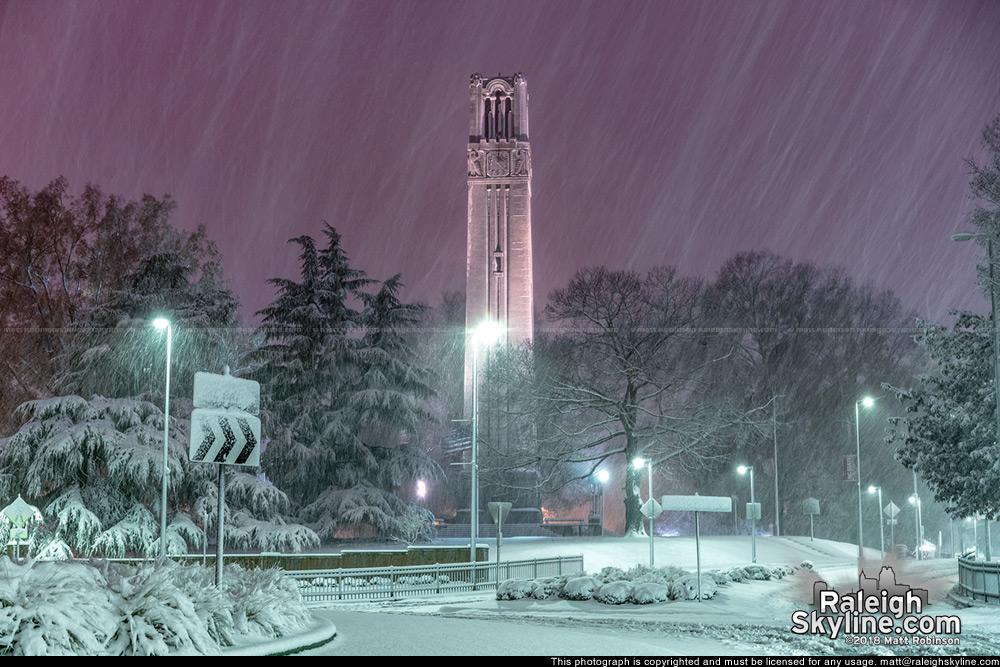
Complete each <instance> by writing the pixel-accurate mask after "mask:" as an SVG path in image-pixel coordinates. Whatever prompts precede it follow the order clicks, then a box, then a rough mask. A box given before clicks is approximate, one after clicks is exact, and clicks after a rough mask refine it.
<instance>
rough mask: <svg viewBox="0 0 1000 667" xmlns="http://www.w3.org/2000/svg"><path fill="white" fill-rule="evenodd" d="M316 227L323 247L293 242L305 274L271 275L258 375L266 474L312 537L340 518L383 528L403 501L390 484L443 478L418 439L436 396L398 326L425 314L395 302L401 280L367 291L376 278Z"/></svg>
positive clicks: (395, 522) (306, 240)
mask: <svg viewBox="0 0 1000 667" xmlns="http://www.w3.org/2000/svg"><path fill="white" fill-rule="evenodd" d="M324 234H325V236H326V238H327V245H326V247H325V248H324V249H322V250H317V248H316V244H315V242H314V240H313V239H312V238H311V237H308V236H303V237H299V238H296V239H292V241H291V242H292V243H296V244H298V245H299V246H300V247H301V248H302V252H301V255H300V261H301V266H302V279H301V281H299V282H296V281H293V280H286V279H274V280H271V281H270V282H271V284H273V285H275V286H277V288H278V296H277V297H276V299H275V301H274V302H273V303H272V304H271V305H270V306H269V307H267V308H265V309H264V310H262V311H261V313H260V314H261V315H263V316H264V325H265V329H264V331H265V335H266V337H267V340H268V344H266V345H265V346H264V347H263V348H262V349H261V359H262V361H263V363H262V366H261V368H260V370H259V372H258V374H259V377H260V378H261V381H262V383H263V384H264V385H265V386H266V387H267V395H268V396H269V400H268V402H269V404H270V407H269V408H268V409H267V411H266V412H267V414H266V415H265V423H266V424H267V425H268V430H269V432H273V433H275V434H276V435H275V437H274V439H273V440H272V441H271V442H270V443H269V450H270V452H271V453H270V455H269V456H268V457H267V461H268V463H267V464H266V465H267V472H268V475H269V476H270V478H271V479H273V480H274V481H275V482H276V483H277V484H279V485H280V486H282V488H288V489H293V490H294V491H293V497H294V499H295V500H296V501H297V502H298V504H299V505H300V506H301V508H302V510H301V516H302V518H303V519H305V520H306V521H309V522H311V523H312V524H313V525H314V526H315V527H316V529H317V531H318V532H319V533H320V534H321V535H324V536H327V537H330V536H332V535H333V534H334V533H336V531H337V530H338V528H340V527H342V526H345V525H353V526H368V527H370V528H372V529H374V530H375V531H377V532H379V533H380V534H384V535H392V534H394V533H396V532H399V531H400V530H401V529H402V524H401V523H400V517H402V516H403V515H404V513H405V511H406V508H407V503H406V502H405V501H404V500H402V499H401V498H399V497H398V496H397V495H396V493H395V492H394V488H396V487H398V486H399V485H400V484H402V483H403V482H404V481H409V480H412V479H415V478H417V477H425V478H436V477H438V476H440V468H439V467H438V466H437V465H436V464H435V463H434V462H433V461H432V460H431V459H430V457H429V456H427V454H426V453H425V452H424V451H423V450H422V449H421V448H420V447H419V446H418V445H417V439H418V436H419V430H420V428H421V426H422V424H424V423H426V422H427V421H429V420H431V418H432V417H431V414H430V412H429V411H428V410H427V408H426V406H425V401H426V400H427V399H428V398H429V397H430V396H431V395H432V393H433V392H432V390H431V387H430V384H429V381H430V374H429V372H428V371H427V370H426V369H424V368H422V367H420V366H419V365H418V364H417V363H416V362H415V361H414V358H415V355H414V353H413V351H412V348H411V347H410V345H409V344H408V342H407V340H406V331H407V330H412V329H413V328H414V326H415V325H416V324H417V322H418V321H419V317H420V314H421V312H422V310H421V309H420V308H419V307H416V306H412V305H407V304H403V303H401V302H400V301H399V299H398V296H397V292H398V289H399V287H400V282H399V276H395V277H393V278H391V279H390V280H388V281H386V282H385V283H384V284H383V285H382V286H381V288H380V289H379V290H378V291H377V292H375V293H374V294H371V293H368V292H365V291H364V289H365V288H366V287H367V286H369V285H371V284H372V283H373V281H372V280H370V279H368V278H366V277H365V274H364V273H363V272H362V271H359V270H356V269H352V268H351V267H350V265H349V262H348V259H347V256H346V254H345V253H344V250H343V248H342V247H341V239H340V235H339V234H338V233H337V232H336V230H334V229H333V228H332V227H330V226H329V225H326V226H325V227H324Z"/></svg>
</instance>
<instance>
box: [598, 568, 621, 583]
mask: <svg viewBox="0 0 1000 667" xmlns="http://www.w3.org/2000/svg"><path fill="white" fill-rule="evenodd" d="M594 578H595V579H597V580H598V581H600V582H601V583H602V584H607V583H610V582H612V581H628V575H627V574H626V573H625V570H623V569H621V568H620V567H613V566H608V567H605V568H602V569H601V571H600V572H598V573H597V574H595V575H594Z"/></svg>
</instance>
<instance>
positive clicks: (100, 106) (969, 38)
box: [0, 0, 1000, 319]
mask: <svg viewBox="0 0 1000 667" xmlns="http://www.w3.org/2000/svg"><path fill="white" fill-rule="evenodd" d="M998 29H1000V3H998V2H989V1H982V2H979V1H971V0H942V1H928V0H905V1H901V2H892V1H876V0H869V1H860V0H859V1H851V0H836V1H833V0H831V1H827V2H812V1H805V0H800V1H790V0H775V1H771V2H766V1H754V2H750V1H745V2H737V1H735V0H703V1H694V0H683V1H670V0H655V1H654V2H649V3H641V2H621V1H618V2H610V1H607V2H583V1H581V0H571V1H567V2H562V1H555V0H547V1H545V2H538V1H530V2H506V1H504V2H479V1H475V0H464V1H460V2H440V1H437V0H421V1H419V2H393V1H377V0H376V1H371V0H369V1H365V2H348V1H326V2H303V1H283V2H278V1H270V2H258V1H253V0H244V1H241V2H211V1H205V2H195V1H193V0H187V1H170V0H167V1H163V0H161V1H158V2H135V1H131V0H129V1H121V2H119V1H111V0H106V1H101V2H97V1H80V2H71V1H66V0H63V1H59V2H47V1H39V0H30V1H29V0H24V1H7V2H3V1H2V0H0V174H4V175H8V176H11V177H12V178H15V179H17V180H19V181H21V182H22V184H24V185H26V186H28V187H30V188H33V189H37V188H40V187H42V186H43V185H45V184H46V183H47V182H49V181H50V180H52V179H53V178H55V177H57V176H59V175H64V176H66V177H67V178H68V179H69V181H70V184H71V188H72V190H73V191H74V192H80V191H81V190H82V188H83V186H84V184H85V183H87V182H91V183H94V184H97V185H99V186H100V187H101V188H102V189H103V190H105V191H106V192H112V193H117V194H120V195H123V196H126V197H129V198H138V197H140V196H141V195H142V194H143V193H149V194H153V195H157V196H161V195H164V194H167V193H169V194H171V195H172V196H173V197H174V198H175V199H176V200H177V202H178V209H177V211H176V213H175V216H174V222H175V223H176V224H178V225H179V226H181V227H183V228H187V229H193V228H194V227H195V226H196V225H198V224H204V225H206V227H207V228H208V230H209V233H210V236H211V237H212V238H213V239H214V240H215V241H216V242H217V243H218V244H219V246H220V248H221V249H222V251H223V257H224V261H225V268H226V272H227V274H228V275H229V277H230V278H231V280H232V285H233V287H234V289H235V291H236V292H237V294H238V296H239V297H240V299H241V300H242V302H243V304H244V308H243V311H244V314H245V315H246V316H247V317H248V318H250V319H253V313H254V312H255V311H256V310H259V309H260V308H262V307H263V306H265V305H266V304H267V303H269V302H270V300H271V299H272V297H273V295H274V293H273V290H272V288H271V287H270V286H269V285H267V284H266V283H265V280H266V279H267V278H270V277H297V275H298V273H297V271H298V260H297V246H294V245H289V244H287V243H286V242H287V240H288V239H290V238H292V237H295V236H299V235H302V234H310V235H313V236H319V235H320V234H321V224H322V221H324V220H325V221H328V222H329V223H330V224H332V225H333V226H334V227H336V228H337V229H338V230H339V231H340V232H341V234H342V235H343V238H344V244H345V247H346V250H347V252H348V254H349V256H350V257H351V260H352V263H353V264H354V265H355V266H356V267H357V268H360V269H363V270H365V271H366V272H367V273H368V274H369V275H370V276H371V277H374V278H378V279H385V278H388V277H389V276H391V275H392V274H394V273H397V272H401V273H402V274H403V281H404V283H405V284H406V285H407V288H406V290H405V292H404V298H406V299H408V300H420V301H425V302H428V303H432V304H435V303H437V302H438V300H439V299H440V294H441V292H442V291H444V290H459V289H464V285H465V243H466V239H465V235H466V230H465V224H466V220H465V218H466V213H465V207H466V185H465V177H466V173H465V170H466V164H467V162H466V155H465V151H466V142H467V134H468V118H467V114H468V82H469V75H470V74H472V73H474V72H479V73H481V74H482V75H484V76H492V75H496V74H497V73H502V74H504V75H512V74H513V73H514V72H523V73H524V74H525V76H526V78H527V82H528V91H529V95H530V115H531V137H530V138H531V142H532V151H533V156H532V158H533V159H532V166H533V174H534V179H533V184H532V193H533V212H532V220H533V226H534V231H533V234H534V254H535V280H536V284H535V291H536V302H538V303H544V300H545V298H546V296H547V295H548V293H549V292H550V291H551V290H552V289H554V288H556V287H559V286H562V285H563V284H565V283H566V282H567V281H568V279H569V278H570V276H571V275H572V274H573V272H574V271H575V270H576V269H577V268H579V267H582V266H586V265H598V264H604V265H607V266H609V267H613V268H626V267H631V268H635V269H640V270H644V269H646V268H648V267H650V266H652V265H655V264H675V265H677V266H679V267H680V268H681V270H682V271H684V272H686V273H689V274H694V275H701V276H704V277H706V278H710V277H712V276H713V275H714V273H715V272H716V271H717V269H718V268H719V266H720V265H721V263H722V262H723V261H724V260H725V259H726V258H728V257H730V256H732V255H733V254H735V253H737V252H740V251H744V250H753V249H766V250H771V251H774V252H777V253H779V254H781V255H783V256H786V257H789V258H791V259H795V260H800V261H812V262H816V263H818V264H820V265H824V266H825V265H830V264H836V265H841V266H843V267H844V268H845V269H846V270H847V271H848V272H849V273H850V274H851V275H853V276H854V277H855V278H856V279H857V280H859V281H861V282H871V283H874V284H876V285H877V286H879V287H880V288H886V289H892V290H893V291H895V292H896V293H897V294H898V295H899V296H900V297H901V299H902V301H903V303H904V306H905V307H906V308H908V309H912V310H914V311H916V312H917V313H919V314H921V315H923V316H927V317H931V318H933V319H941V318H945V317H946V316H947V311H948V310H949V309H951V308H956V307H963V308H972V309H976V310H981V311H982V310H986V309H987V308H988V303H987V302H986V301H985V299H984V298H983V297H982V295H981V294H979V293H978V292H977V290H976V285H975V264H976V262H978V261H982V258H983V250H982V249H981V248H980V247H978V246H976V245H975V244H971V243H966V244H957V243H953V242H951V241H950V240H949V236H950V235H951V234H953V233H955V232H957V231H962V230H968V229H970V226H969V224H968V215H969V213H970V211H971V210H972V208H973V205H974V202H973V201H972V200H971V199H970V195H969V190H968V169H967V165H966V164H965V160H966V159H969V158H973V159H980V158H981V157H982V155H983V153H982V147H981V144H980V137H981V133H982V130H983V128H984V126H985V125H986V124H987V123H988V122H989V121H990V120H991V119H992V118H994V117H995V116H996V115H997V114H1000V39H997V35H998V32H1000V30H998Z"/></svg>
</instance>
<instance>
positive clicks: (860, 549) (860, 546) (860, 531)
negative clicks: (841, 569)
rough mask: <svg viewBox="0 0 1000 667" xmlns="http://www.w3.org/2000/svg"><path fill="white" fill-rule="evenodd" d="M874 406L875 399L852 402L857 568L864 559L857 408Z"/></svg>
mask: <svg viewBox="0 0 1000 667" xmlns="http://www.w3.org/2000/svg"><path fill="white" fill-rule="evenodd" d="M874 404H875V399H873V398H871V397H870V396H865V397H864V398H862V399H861V400H860V401H855V402H854V437H855V447H856V450H855V468H856V469H857V470H856V473H857V476H858V567H861V559H862V558H864V548H865V547H864V544H865V539H864V529H863V528H862V525H861V416H860V414H859V412H858V406H860V405H864V406H865V407H866V408H870V407H871V406H873V405H874Z"/></svg>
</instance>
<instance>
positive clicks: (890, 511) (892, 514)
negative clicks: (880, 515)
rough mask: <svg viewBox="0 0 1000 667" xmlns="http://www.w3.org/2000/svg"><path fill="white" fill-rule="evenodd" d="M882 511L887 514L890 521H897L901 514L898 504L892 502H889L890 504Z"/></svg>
mask: <svg viewBox="0 0 1000 667" xmlns="http://www.w3.org/2000/svg"><path fill="white" fill-rule="evenodd" d="M882 511H883V512H885V515H886V516H887V517H889V518H890V519H895V518H896V515H897V514H899V508H898V507H896V503H894V502H892V501H891V500H890V501H889V504H888V505H886V506H885V508H883V509H882Z"/></svg>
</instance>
